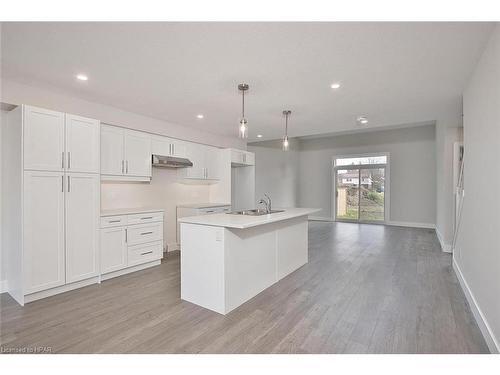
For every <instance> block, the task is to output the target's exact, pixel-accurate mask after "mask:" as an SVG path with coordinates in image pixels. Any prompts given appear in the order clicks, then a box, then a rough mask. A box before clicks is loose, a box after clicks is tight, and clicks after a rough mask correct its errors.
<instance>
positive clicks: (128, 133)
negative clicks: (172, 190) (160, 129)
mask: <svg viewBox="0 0 500 375" xmlns="http://www.w3.org/2000/svg"><path fill="white" fill-rule="evenodd" d="M123 145H124V155H125V174H126V175H127V176H137V177H141V176H149V177H151V136H150V135H149V134H147V133H143V132H137V131H133V130H125V131H124V143H123Z"/></svg>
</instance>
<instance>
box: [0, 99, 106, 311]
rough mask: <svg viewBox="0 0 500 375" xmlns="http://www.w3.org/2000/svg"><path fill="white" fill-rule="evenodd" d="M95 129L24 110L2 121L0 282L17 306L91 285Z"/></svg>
mask: <svg viewBox="0 0 500 375" xmlns="http://www.w3.org/2000/svg"><path fill="white" fill-rule="evenodd" d="M99 127H100V123H99V121H96V120H91V119H87V118H84V117H80V116H74V115H70V114H64V113H59V112H54V111H48V110H43V109H39V108H35V107H31V106H25V105H20V106H19V107H17V108H15V109H13V110H12V111H10V112H9V113H8V114H7V116H6V121H5V124H2V149H3V150H5V151H4V153H3V155H2V156H3V157H4V158H5V159H4V160H5V162H6V164H4V165H6V167H5V168H3V169H2V174H3V175H2V183H3V186H2V187H3V189H2V194H3V196H2V202H3V204H2V208H3V210H4V212H3V213H4V215H6V217H9V220H8V223H6V224H5V225H4V229H5V232H6V233H9V236H8V239H6V242H7V243H8V246H6V248H7V250H6V251H7V256H6V258H7V259H8V267H7V268H8V271H7V277H6V279H7V285H8V292H9V294H10V295H11V296H12V297H13V298H14V299H15V300H16V301H17V302H19V304H21V305H23V304H24V303H26V302H30V301H34V300H36V299H40V298H44V297H48V296H50V295H54V294H58V293H62V292H66V291H68V290H71V289H76V288H79V287H82V286H85V285H89V284H92V283H97V282H99V217H100V212H99V211H100V178H99V173H98V172H99V137H100V130H99ZM23 160H24V162H23ZM41 169H49V170H41ZM89 171H91V172H93V173H87V172H89ZM6 203H7V204H6ZM21 213H22V215H21Z"/></svg>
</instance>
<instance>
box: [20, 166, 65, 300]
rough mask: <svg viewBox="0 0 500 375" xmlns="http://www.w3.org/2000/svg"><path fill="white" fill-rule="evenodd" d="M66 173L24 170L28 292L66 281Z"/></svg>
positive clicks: (25, 263)
mask: <svg viewBox="0 0 500 375" xmlns="http://www.w3.org/2000/svg"><path fill="white" fill-rule="evenodd" d="M63 177H64V175H63V173H62V172H39V171H25V172H24V192H23V199H24V205H23V215H24V217H23V221H24V225H23V226H24V228H23V242H24V254H23V256H24V284H25V294H30V293H34V292H39V291H42V290H45V289H50V288H54V287H57V286H60V285H64V283H65V267H64V258H65V256H64V185H65V184H64V179H63Z"/></svg>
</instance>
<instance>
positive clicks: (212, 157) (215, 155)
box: [205, 147, 220, 180]
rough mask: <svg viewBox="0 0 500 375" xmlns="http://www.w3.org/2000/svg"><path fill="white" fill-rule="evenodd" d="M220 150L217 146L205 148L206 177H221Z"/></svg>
mask: <svg viewBox="0 0 500 375" xmlns="http://www.w3.org/2000/svg"><path fill="white" fill-rule="evenodd" d="M219 155H220V150H219V149H218V148H215V147H206V148H205V178H207V179H210V180H218V179H219V170H220V169H219V168H220V156H219Z"/></svg>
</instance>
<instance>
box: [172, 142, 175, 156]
mask: <svg viewBox="0 0 500 375" xmlns="http://www.w3.org/2000/svg"><path fill="white" fill-rule="evenodd" d="M172 155H175V143H172Z"/></svg>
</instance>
